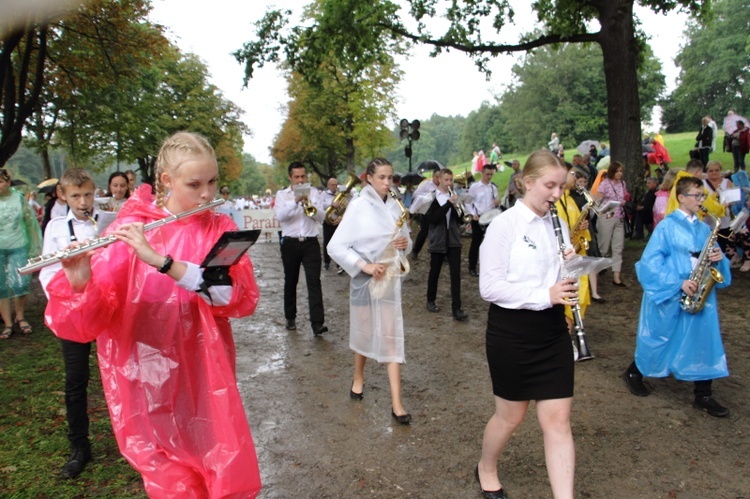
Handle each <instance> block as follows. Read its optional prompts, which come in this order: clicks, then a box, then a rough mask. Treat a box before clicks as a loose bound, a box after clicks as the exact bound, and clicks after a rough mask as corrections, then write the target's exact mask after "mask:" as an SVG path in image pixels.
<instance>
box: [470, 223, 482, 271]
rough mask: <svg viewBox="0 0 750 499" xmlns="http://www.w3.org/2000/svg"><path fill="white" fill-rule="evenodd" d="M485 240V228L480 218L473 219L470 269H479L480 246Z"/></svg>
mask: <svg viewBox="0 0 750 499" xmlns="http://www.w3.org/2000/svg"><path fill="white" fill-rule="evenodd" d="M482 241H484V230H483V229H482V226H481V225H479V221H478V220H472V221H471V246H469V270H477V262H478V261H479V246H481V245H482Z"/></svg>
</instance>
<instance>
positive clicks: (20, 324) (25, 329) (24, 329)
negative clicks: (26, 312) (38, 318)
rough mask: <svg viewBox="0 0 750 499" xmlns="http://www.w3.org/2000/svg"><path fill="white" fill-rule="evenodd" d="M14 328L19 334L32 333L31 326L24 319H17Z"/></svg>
mask: <svg viewBox="0 0 750 499" xmlns="http://www.w3.org/2000/svg"><path fill="white" fill-rule="evenodd" d="M16 327H17V328H18V332H20V333H21V334H31V333H32V332H33V331H34V330H33V329H31V324H29V322H28V321H27V320H26V319H17V320H16Z"/></svg>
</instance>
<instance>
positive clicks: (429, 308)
mask: <svg viewBox="0 0 750 499" xmlns="http://www.w3.org/2000/svg"><path fill="white" fill-rule="evenodd" d="M439 310H440V308H438V306H437V305H435V302H434V301H428V302H427V311H428V312H437V311H439Z"/></svg>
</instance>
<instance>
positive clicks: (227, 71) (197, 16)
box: [151, 0, 687, 162]
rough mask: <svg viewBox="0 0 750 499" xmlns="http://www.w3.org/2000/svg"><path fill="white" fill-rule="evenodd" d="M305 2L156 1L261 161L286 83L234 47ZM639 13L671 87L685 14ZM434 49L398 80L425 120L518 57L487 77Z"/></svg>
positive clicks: (468, 96) (521, 20)
mask: <svg viewBox="0 0 750 499" xmlns="http://www.w3.org/2000/svg"><path fill="white" fill-rule="evenodd" d="M307 3H309V0H283V1H279V2H268V1H265V0H255V1H249V2H238V1H237V0H212V1H211V2H205V1H203V0H200V1H199V0H153V5H154V10H153V12H152V15H151V18H152V20H153V21H154V22H157V23H159V24H162V25H164V26H165V27H166V28H167V36H168V37H169V38H170V39H171V40H172V42H174V43H175V44H176V45H177V46H179V47H180V49H181V50H182V51H183V52H192V53H194V54H196V55H198V56H199V57H200V58H201V59H202V60H203V61H204V62H205V63H206V64H207V66H208V68H209V71H210V73H211V81H212V83H214V84H215V85H216V86H217V87H219V88H220V89H221V90H222V92H223V93H224V96H225V97H226V98H228V99H229V100H231V101H233V102H234V103H235V104H237V105H238V106H240V107H241V108H242V109H243V110H244V111H245V114H244V115H243V120H244V122H245V123H246V124H247V125H248V126H249V127H250V128H251V130H252V134H253V135H252V136H246V137H245V151H246V152H249V153H251V154H252V155H253V156H255V158H256V159H258V160H259V161H263V162H270V160H271V158H270V154H269V147H270V146H271V145H272V143H273V140H274V137H275V136H276V134H277V133H278V132H279V130H280V128H281V124H282V123H283V120H284V111H283V108H284V106H285V104H286V102H287V100H288V98H287V95H286V83H285V81H284V78H283V76H282V75H281V73H279V71H278V70H277V69H276V68H275V67H272V66H266V67H264V68H263V69H261V70H258V71H256V73H255V77H254V78H253V79H252V80H251V81H250V83H249V85H248V87H247V88H243V86H242V79H243V76H244V69H243V67H242V66H241V65H240V64H238V63H237V62H236V60H235V59H234V57H232V56H231V55H230V54H231V52H233V51H235V50H237V49H239V48H241V47H242V44H243V43H244V42H246V41H248V40H251V39H253V37H254V33H255V30H254V26H253V23H254V22H256V21H258V20H259V19H261V18H262V17H263V15H264V13H265V12H266V11H267V10H268V9H269V7H270V6H273V5H276V6H283V7H284V8H290V9H292V10H293V11H295V12H299V11H300V10H301V8H302V6H303V5H305V4H307ZM516 3H517V4H518V5H528V4H529V2H516ZM637 12H638V14H639V17H640V18H641V21H642V23H643V24H642V27H643V30H644V31H645V32H646V33H647V34H649V35H650V36H651V41H650V43H651V46H652V48H653V50H654V52H655V54H656V56H657V57H659V58H660V59H661V62H662V66H663V71H664V74H665V76H666V77H667V86H668V89H669V90H671V89H673V88H674V85H675V79H676V77H677V75H678V70H677V68H675V66H674V62H673V60H674V57H675V55H676V54H677V51H678V50H679V47H680V44H681V43H682V30H683V29H684V27H685V23H686V20H687V16H685V15H683V14H674V13H673V14H670V15H669V16H666V17H665V16H662V15H657V14H653V13H651V12H650V11H647V10H644V9H638V10H637ZM533 20H534V18H533V17H531V13H530V12H527V11H524V10H523V7H521V8H519V9H518V11H517V17H516V22H517V25H519V26H523V27H524V29H527V28H528V27H529V26H530V25H531V24H532V23H533ZM510 35H513V33H510ZM504 41H505V40H504ZM507 41H512V40H511V39H507ZM428 54H429V48H427V47H415V48H414V50H413V51H412V56H411V57H410V58H409V60H407V61H402V69H403V70H404V71H405V75H404V78H403V81H402V83H401V85H400V87H399V89H400V90H399V103H398V107H397V112H398V117H399V118H407V119H408V120H410V121H411V120H413V119H420V120H425V119H428V118H429V117H430V116H432V114H433V113H437V114H439V115H441V116H449V115H459V114H460V115H462V116H466V115H468V114H469V113H470V112H471V111H472V110H474V109H477V108H478V107H479V106H480V105H481V103H482V102H483V101H490V102H492V101H493V100H494V95H497V94H501V93H502V92H503V90H504V88H505V85H506V84H507V83H508V81H509V79H510V74H511V68H512V66H513V63H514V62H515V60H516V59H515V57H514V56H499V57H497V58H496V59H495V60H494V61H493V62H492V65H491V67H492V70H493V74H492V79H491V80H490V81H487V80H486V79H485V76H484V75H483V74H481V73H479V72H478V71H477V69H476V67H475V66H474V64H473V62H471V60H470V59H469V57H467V56H466V55H463V54H459V53H457V52H452V53H448V54H441V55H440V56H438V57H437V58H430V57H429V56H428Z"/></svg>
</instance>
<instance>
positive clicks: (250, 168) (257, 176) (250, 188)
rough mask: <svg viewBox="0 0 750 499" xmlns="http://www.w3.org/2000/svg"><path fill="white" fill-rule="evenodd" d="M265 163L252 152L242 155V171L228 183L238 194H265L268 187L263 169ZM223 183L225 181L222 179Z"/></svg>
mask: <svg viewBox="0 0 750 499" xmlns="http://www.w3.org/2000/svg"><path fill="white" fill-rule="evenodd" d="M263 167H264V165H261V164H260V163H258V161H257V160H256V159H255V158H254V157H253V155H252V154H248V153H244V154H243V155H242V171H241V173H240V175H239V176H238V177H237V178H236V179H233V180H232V181H230V182H229V183H228V185H229V188H230V189H231V191H232V192H233V193H234V194H235V195H238V196H252V195H253V194H263V192H264V191H265V190H266V188H267V187H268V180H267V179H266V176H265V174H264V171H263ZM222 183H224V182H223V181H222Z"/></svg>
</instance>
